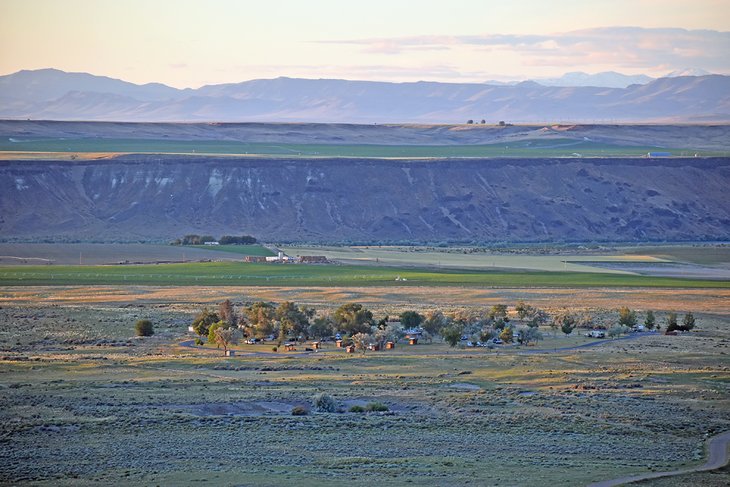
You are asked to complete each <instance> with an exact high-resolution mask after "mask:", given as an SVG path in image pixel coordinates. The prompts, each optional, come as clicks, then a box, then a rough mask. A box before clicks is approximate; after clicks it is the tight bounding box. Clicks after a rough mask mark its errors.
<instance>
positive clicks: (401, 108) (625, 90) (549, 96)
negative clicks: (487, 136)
mask: <svg viewBox="0 0 730 487" xmlns="http://www.w3.org/2000/svg"><path fill="white" fill-rule="evenodd" d="M687 73H688V74H693V75H690V76H687V75H685V74H687ZM694 74H700V75H699V76H696V75H694ZM0 118H5V119H28V118H30V119H48V120H96V121H98V120H113V121H136V122H194V121H222V122H248V121H260V122H351V123H401V122H412V123H463V122H465V121H467V120H474V121H476V122H479V121H480V120H482V119H484V120H486V121H488V122H490V123H494V122H496V121H499V120H505V121H508V122H557V121H569V122H619V121H620V122H658V121H662V122H710V121H730V76H722V75H709V74H704V73H703V72H696V71H688V72H678V73H671V74H670V76H668V77H665V78H659V79H652V78H649V77H647V76H643V75H639V76H627V75H623V74H621V73H614V72H607V73H598V74H594V75H590V74H586V73H568V74H566V75H565V76H563V77H561V78H556V79H545V80H539V82H536V81H524V82H520V83H515V84H497V83H496V82H494V83H492V82H488V83H437V82H412V83H388V82H372V81H348V80H335V79H296V78H276V79H260V80H252V81H244V82H242V83H230V84H219V85H207V86H203V87H201V88H198V89H189V88H188V89H177V88H172V87H170V86H166V85H163V84H160V83H149V84H145V85H137V84H133V83H128V82H125V81H122V80H117V79H112V78H108V77H102V76H94V75H91V74H87V73H67V72H64V71H59V70H56V69H41V70H35V71H27V70H24V71H19V72H17V73H14V74H10V75H6V76H0Z"/></svg>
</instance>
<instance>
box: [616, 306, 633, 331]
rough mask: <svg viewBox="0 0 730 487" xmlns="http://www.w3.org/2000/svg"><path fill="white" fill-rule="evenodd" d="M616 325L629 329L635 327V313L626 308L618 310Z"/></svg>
mask: <svg viewBox="0 0 730 487" xmlns="http://www.w3.org/2000/svg"><path fill="white" fill-rule="evenodd" d="M618 324H619V325H621V326H628V327H629V328H633V327H634V326H636V311H634V310H632V309H629V308H627V307H626V306H624V307H623V308H621V309H619V310H618Z"/></svg>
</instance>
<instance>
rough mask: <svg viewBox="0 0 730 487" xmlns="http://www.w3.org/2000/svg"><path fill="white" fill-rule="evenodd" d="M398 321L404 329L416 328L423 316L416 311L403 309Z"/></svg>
mask: <svg viewBox="0 0 730 487" xmlns="http://www.w3.org/2000/svg"><path fill="white" fill-rule="evenodd" d="M400 322H401V324H402V325H403V327H404V328H406V329H411V328H417V327H418V326H419V325H420V324H421V322H423V316H421V315H420V314H418V313H417V312H416V311H404V312H403V313H401V314H400Z"/></svg>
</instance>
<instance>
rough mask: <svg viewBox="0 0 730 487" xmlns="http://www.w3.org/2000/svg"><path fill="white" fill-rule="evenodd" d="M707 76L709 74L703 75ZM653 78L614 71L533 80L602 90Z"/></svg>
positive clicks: (573, 73) (642, 82)
mask: <svg viewBox="0 0 730 487" xmlns="http://www.w3.org/2000/svg"><path fill="white" fill-rule="evenodd" d="M705 74H709V73H705ZM654 79H655V78H652V77H650V76H646V75H645V74H637V75H627V74H621V73H617V72H615V71H605V72H603V73H596V74H588V73H583V72H580V71H575V72H572V73H565V74H564V75H563V76H561V77H560V78H540V79H535V81H537V82H538V83H540V84H541V85H545V86H601V87H604V88H626V87H627V86H631V85H643V84H646V83H649V82H651V81H653V80H654Z"/></svg>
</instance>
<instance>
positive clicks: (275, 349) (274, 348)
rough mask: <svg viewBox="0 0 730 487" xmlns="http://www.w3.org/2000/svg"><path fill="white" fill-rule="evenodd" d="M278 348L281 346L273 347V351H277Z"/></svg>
mask: <svg viewBox="0 0 730 487" xmlns="http://www.w3.org/2000/svg"><path fill="white" fill-rule="evenodd" d="M277 350H279V347H271V351H272V352H276V351H277Z"/></svg>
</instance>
